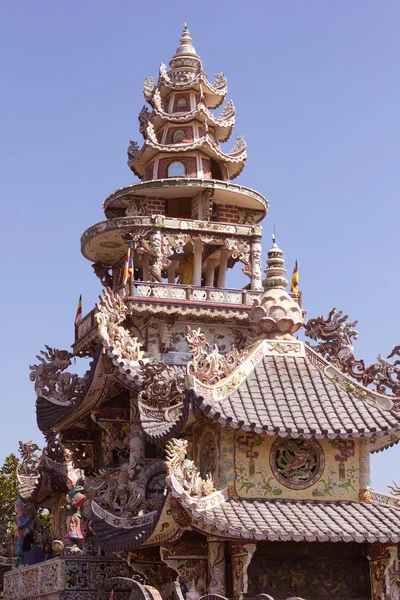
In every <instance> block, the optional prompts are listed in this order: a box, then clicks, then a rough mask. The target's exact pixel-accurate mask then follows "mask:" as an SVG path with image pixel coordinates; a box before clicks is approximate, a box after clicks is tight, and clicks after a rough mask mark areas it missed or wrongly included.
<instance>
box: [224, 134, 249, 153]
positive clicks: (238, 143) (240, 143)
mask: <svg viewBox="0 0 400 600" xmlns="http://www.w3.org/2000/svg"><path fill="white" fill-rule="evenodd" d="M246 148H247V144H246V141H245V139H244V136H243V135H238V136H237V138H236V140H235V143H234V145H233V148H232V150H231V151H230V152H229V153H228V154H229V155H232V154H239V153H240V152H244V151H245V150H246Z"/></svg>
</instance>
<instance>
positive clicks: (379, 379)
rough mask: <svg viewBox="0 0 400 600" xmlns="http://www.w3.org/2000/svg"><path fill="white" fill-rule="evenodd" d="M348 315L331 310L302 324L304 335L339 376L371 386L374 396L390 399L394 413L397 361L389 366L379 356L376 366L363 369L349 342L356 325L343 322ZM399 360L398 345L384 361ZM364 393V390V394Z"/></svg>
mask: <svg viewBox="0 0 400 600" xmlns="http://www.w3.org/2000/svg"><path fill="white" fill-rule="evenodd" d="M347 320H348V315H343V311H342V310H340V311H337V310H336V308H333V309H332V310H331V311H330V313H329V314H328V317H327V318H324V317H323V316H319V317H316V318H312V319H309V320H308V321H307V323H306V324H305V334H306V336H307V337H309V338H310V339H312V340H313V341H316V342H319V343H318V344H317V345H316V346H311V348H312V349H313V350H314V351H315V352H318V354H320V355H321V356H322V357H323V358H324V359H326V360H329V362H331V363H332V364H333V365H334V367H336V368H337V369H338V371H340V372H341V373H345V374H347V375H349V376H350V377H352V378H354V379H355V380H356V381H359V382H361V383H362V385H363V386H364V388H367V386H369V385H374V386H375V388H376V391H377V393H378V394H380V395H382V396H387V397H389V398H392V400H393V402H394V404H395V409H396V410H398V409H397V406H400V360H399V359H396V360H395V361H394V362H393V363H390V362H389V361H388V360H386V359H384V358H382V356H381V355H380V354H379V355H378V358H377V362H376V363H373V364H372V365H370V366H368V367H367V366H366V365H365V362H364V360H363V359H359V360H357V359H356V358H355V357H354V348H353V343H352V340H353V339H355V340H356V339H358V331H356V329H354V327H355V326H356V325H357V323H358V321H354V322H347ZM395 356H400V345H398V346H395V347H394V348H393V350H392V352H391V353H390V354H389V355H388V357H387V358H393V357H395ZM367 391H368V390H367Z"/></svg>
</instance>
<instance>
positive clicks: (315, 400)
mask: <svg viewBox="0 0 400 600" xmlns="http://www.w3.org/2000/svg"><path fill="white" fill-rule="evenodd" d="M193 395H194V398H195V401H196V403H197V405H198V406H199V408H200V409H201V410H202V411H203V412H204V413H206V414H207V415H208V416H209V417H211V418H214V419H217V420H218V421H219V423H221V424H229V425H230V426H231V427H233V428H238V427H240V428H241V429H244V430H245V431H256V432H257V433H261V432H265V433H267V434H269V435H275V434H279V435H290V436H291V437H305V438H310V437H316V438H324V437H329V438H335V437H360V436H367V437H368V436H372V435H385V434H387V433H394V432H395V431H396V430H397V428H398V426H399V424H400V421H399V415H396V414H395V413H394V412H391V411H390V410H387V409H385V408H383V407H381V406H379V404H374V403H372V402H367V401H365V400H362V399H358V398H357V397H355V396H354V395H352V394H351V393H349V392H348V391H346V390H345V389H343V388H342V387H341V386H340V385H339V384H337V383H336V382H334V381H333V380H332V379H330V378H329V377H328V376H327V375H325V374H324V372H323V371H321V370H319V369H318V368H317V367H315V366H314V365H312V364H311V362H310V361H309V360H308V359H307V358H305V357H290V356H264V358H263V359H262V360H261V361H260V362H259V363H258V364H257V366H256V367H255V369H254V371H253V372H252V373H250V375H249V376H248V377H247V378H246V380H245V381H243V383H242V384H241V385H240V386H239V387H238V388H237V389H236V390H234V391H233V392H232V393H231V394H230V395H229V396H228V397H227V398H225V399H223V400H221V401H216V400H212V399H208V398H207V399H205V398H202V397H201V396H199V397H196V395H195V393H194V392H193Z"/></svg>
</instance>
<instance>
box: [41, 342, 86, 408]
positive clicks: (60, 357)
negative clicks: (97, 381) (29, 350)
mask: <svg viewBox="0 0 400 600" xmlns="http://www.w3.org/2000/svg"><path fill="white" fill-rule="evenodd" d="M40 354H41V356H40V355H37V357H36V358H37V359H38V360H39V361H40V364H37V365H30V366H29V369H30V370H31V373H30V375H29V378H30V380H31V381H34V382H35V391H36V394H37V395H38V397H41V398H45V399H46V400H48V401H49V402H53V403H56V404H60V405H62V404H67V405H68V406H69V405H71V404H72V403H74V402H76V401H77V400H78V398H80V397H81V395H82V394H83V393H84V392H85V390H86V388H87V385H88V378H89V372H87V373H86V374H85V375H84V377H79V376H78V375H76V374H73V373H68V372H65V370H66V369H67V368H68V367H69V366H70V365H71V361H72V358H73V354H71V352H68V350H57V349H56V348H50V346H47V345H46V350H42V351H41V352H40Z"/></svg>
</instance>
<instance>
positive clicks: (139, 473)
mask: <svg viewBox="0 0 400 600" xmlns="http://www.w3.org/2000/svg"><path fill="white" fill-rule="evenodd" d="M130 408H131V410H130V412H131V414H130V432H129V469H128V473H129V487H130V488H131V490H132V492H133V493H134V494H136V495H137V494H140V495H141V496H142V498H144V497H145V487H146V481H145V470H144V442H145V440H144V432H143V429H142V426H141V424H140V420H139V411H138V408H137V403H136V399H135V398H134V397H133V394H131V407H130ZM132 492H131V493H132Z"/></svg>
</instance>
